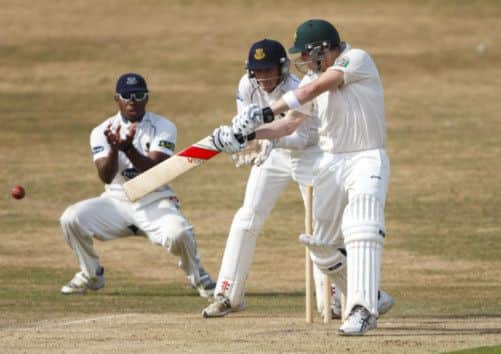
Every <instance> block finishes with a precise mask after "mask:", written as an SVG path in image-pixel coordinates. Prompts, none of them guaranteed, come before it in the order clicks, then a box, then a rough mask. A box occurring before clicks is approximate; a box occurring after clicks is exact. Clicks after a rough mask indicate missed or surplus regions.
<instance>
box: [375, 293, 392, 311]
mask: <svg viewBox="0 0 501 354" xmlns="http://www.w3.org/2000/svg"><path fill="white" fill-rule="evenodd" d="M393 305H395V300H393V298H392V297H391V295H390V294H388V293H387V292H385V291H383V290H379V291H378V298H377V311H378V312H379V316H381V315H384V314H385V313H387V312H388V311H390V310H391V308H392V307H393Z"/></svg>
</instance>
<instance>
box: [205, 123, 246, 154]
mask: <svg viewBox="0 0 501 354" xmlns="http://www.w3.org/2000/svg"><path fill="white" fill-rule="evenodd" d="M212 143H213V144H214V146H215V148H216V149H217V150H219V151H221V152H226V153H228V154H234V153H236V152H238V151H240V150H242V149H243V148H245V144H246V141H245V140H244V141H243V142H242V143H241V142H239V141H238V139H237V138H236V137H235V134H234V133H233V129H232V128H231V127H230V126H227V125H222V126H220V127H219V128H216V129H214V131H213V132H212Z"/></svg>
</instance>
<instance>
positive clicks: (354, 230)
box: [225, 20, 392, 335]
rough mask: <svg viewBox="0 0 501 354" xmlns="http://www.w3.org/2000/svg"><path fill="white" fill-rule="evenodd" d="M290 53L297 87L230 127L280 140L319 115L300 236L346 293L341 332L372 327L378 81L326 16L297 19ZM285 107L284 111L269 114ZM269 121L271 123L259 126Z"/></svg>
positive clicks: (385, 175)
mask: <svg viewBox="0 0 501 354" xmlns="http://www.w3.org/2000/svg"><path fill="white" fill-rule="evenodd" d="M289 52H290V53H300V57H299V58H298V59H297V60H296V65H297V66H298V68H300V69H301V68H304V69H306V70H307V71H308V72H307V75H305V77H304V78H303V80H302V82H301V85H300V87H299V88H297V89H295V90H292V91H289V92H287V93H285V94H284V95H283V96H282V97H281V99H279V100H277V101H276V102H274V103H273V104H271V106H269V107H265V108H260V107H256V106H249V107H248V108H247V109H246V110H245V111H244V112H242V114H240V115H238V116H237V117H235V118H234V120H233V127H232V129H233V131H234V132H235V133H236V134H241V135H242V136H248V135H249V134H251V133H252V132H254V131H255V132H256V138H258V139H263V138H266V139H277V138H279V137H281V136H284V135H287V134H290V133H291V132H292V131H294V130H296V129H297V127H299V126H300V125H301V124H302V122H303V121H305V120H306V119H308V117H312V116H318V118H319V119H320V127H319V136H320V137H319V146H320V148H321V150H322V155H321V156H320V158H319V159H318V161H317V163H316V165H315V170H314V178H313V185H314V195H313V218H314V228H313V230H314V234H313V235H302V236H301V241H302V242H303V243H305V244H308V245H309V246H310V251H311V258H312V261H313V262H314V263H315V264H316V265H317V267H318V268H319V269H320V270H321V271H322V272H323V273H324V274H327V275H329V277H330V279H331V280H332V281H333V282H334V283H336V286H337V287H338V289H339V290H340V291H341V292H342V293H344V294H346V302H347V303H346V315H347V317H346V320H345V321H344V323H343V324H342V325H341V327H340V328H339V333H340V334H342V335H362V334H364V333H366V332H367V331H368V330H370V329H373V328H376V324H377V317H378V315H379V302H378V300H380V299H381V297H382V296H381V293H380V292H379V281H380V268H381V256H382V249H383V243H384V240H385V224H384V205H385V200H386V193H387V188H388V182H389V176H390V163H389V159H388V156H387V154H386V151H385V146H386V123H385V109H384V92H383V87H382V84H381V80H380V77H379V73H378V71H377V68H376V65H375V63H374V61H373V60H372V58H371V57H370V55H369V54H368V53H367V52H365V51H363V50H361V49H354V48H351V47H350V45H349V44H348V43H345V42H341V41H340V38H339V34H338V32H337V30H336V29H335V28H334V26H332V24H330V23H328V22H326V21H323V20H309V21H306V22H305V23H303V24H301V25H300V26H299V27H298V29H297V31H296V36H295V40H294V45H293V47H292V48H290V49H289ZM286 111H289V113H288V114H287V116H286V117H285V118H283V119H278V120H275V121H273V120H274V117H275V115H277V114H280V113H282V112H286ZM267 122H272V123H270V124H266V125H263V126H262V127H259V129H257V130H256V128H258V126H260V125H261V124H263V123H267ZM228 140H229V141H227V142H226V143H225V146H233V147H236V146H237V144H236V143H235V142H234V141H233V140H235V139H234V138H233V137H232V136H229V137H228ZM230 140H231V141H230ZM232 141H233V142H232ZM226 150H228V151H227V152H232V153H233V152H234V151H235V149H231V150H230V149H226ZM226 150H225V151H226ZM391 302H392V301H391ZM381 312H382V311H381Z"/></svg>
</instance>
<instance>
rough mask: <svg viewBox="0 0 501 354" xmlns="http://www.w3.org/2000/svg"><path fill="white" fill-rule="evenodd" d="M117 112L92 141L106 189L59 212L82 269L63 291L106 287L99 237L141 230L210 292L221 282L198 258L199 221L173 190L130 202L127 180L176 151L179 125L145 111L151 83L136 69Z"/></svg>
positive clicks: (125, 81) (121, 86) (126, 78)
mask: <svg viewBox="0 0 501 354" xmlns="http://www.w3.org/2000/svg"><path fill="white" fill-rule="evenodd" d="M115 101H116V103H117V106H118V108H119V112H118V113H117V114H116V115H114V116H112V117H110V118H108V119H107V120H106V121H104V122H103V123H102V124H100V125H99V126H97V127H96V128H95V129H94V130H93V131H92V133H91V137H90V145H91V148H92V153H93V159H94V163H95V165H96V168H97V171H98V174H99V177H100V178H101V180H102V181H103V182H104V183H105V192H104V193H103V194H102V195H101V196H99V197H97V198H92V199H88V200H84V201H81V202H78V203H76V204H74V205H71V206H70V207H68V208H67V209H66V211H65V212H64V213H63V215H62V216H61V220H60V222H61V227H62V229H63V233H64V238H65V240H66V242H67V243H68V245H69V246H70V247H71V249H72V250H73V251H74V252H75V255H76V257H77V259H78V262H79V264H80V272H78V273H77V274H76V275H75V276H74V277H73V279H72V280H71V281H70V282H69V283H68V284H66V285H65V286H63V287H62V289H61V292H62V293H63V294H82V293H85V292H86V291H87V290H88V289H90V290H99V289H101V288H102V287H104V268H103V267H102V266H101V264H100V263H99V257H98V255H97V254H96V251H95V250H94V246H93V238H96V239H99V240H102V241H109V240H114V239H117V238H120V237H125V236H131V235H140V236H147V237H148V238H149V240H150V241H151V242H152V243H154V244H156V245H160V246H163V247H165V248H167V250H168V251H169V252H170V253H171V254H173V255H175V256H178V257H179V258H180V260H179V266H180V267H181V268H182V269H183V270H184V272H185V273H186V276H187V278H188V281H189V283H190V284H191V285H192V286H193V287H194V288H196V289H197V290H198V292H199V294H200V296H202V297H209V296H211V295H212V293H213V290H214V287H215V283H214V282H213V281H212V280H211V278H210V276H209V274H207V272H206V271H205V270H204V269H203V267H202V266H201V264H200V259H199V254H198V251H197V245H196V241H195V235H194V233H193V227H192V226H191V224H190V223H189V222H188V221H187V220H186V218H185V217H184V216H183V214H182V213H181V211H180V209H179V205H178V201H177V198H176V195H175V194H174V192H173V190H172V189H171V188H169V187H164V188H160V189H158V190H156V191H155V192H153V193H152V194H150V195H148V196H146V197H145V198H143V199H142V200H140V201H138V202H136V203H131V202H130V201H129V200H128V199H127V197H126V195H125V192H124V190H123V188H122V185H123V183H125V182H126V181H127V180H129V179H131V178H133V177H135V176H136V175H138V174H140V173H141V172H143V171H145V170H147V169H149V168H151V167H152V166H154V165H155V164H157V163H159V162H161V161H163V160H165V159H167V158H168V157H169V156H171V155H172V154H173V153H174V148H175V143H176V134H177V132H176V127H175V125H174V124H173V123H171V122H170V121H168V120H167V119H165V118H163V117H161V116H159V115H156V114H154V113H151V112H146V110H145V108H146V103H147V102H148V89H147V86H146V82H145V80H144V79H143V78H142V77H141V76H140V75H138V74H134V73H128V74H124V75H122V76H121V77H120V78H119V79H118V81H117V86H116V95H115Z"/></svg>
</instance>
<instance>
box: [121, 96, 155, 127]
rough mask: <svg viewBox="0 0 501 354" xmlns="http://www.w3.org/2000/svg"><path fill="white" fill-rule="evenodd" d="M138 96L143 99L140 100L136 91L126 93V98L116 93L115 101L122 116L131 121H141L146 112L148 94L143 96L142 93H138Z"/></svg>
mask: <svg viewBox="0 0 501 354" xmlns="http://www.w3.org/2000/svg"><path fill="white" fill-rule="evenodd" d="M138 97H140V98H142V100H141V101H139V99H138V98H136V97H135V94H134V93H133V94H132V95H125V98H124V97H122V96H121V95H119V94H117V95H115V102H116V103H117V105H118V109H119V110H120V113H121V114H122V117H124V118H125V119H127V120H128V121H130V122H138V121H140V120H141V119H142V118H143V116H144V113H145V112H146V103H148V96H147V95H146V96H145V97H142V96H141V93H138Z"/></svg>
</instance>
